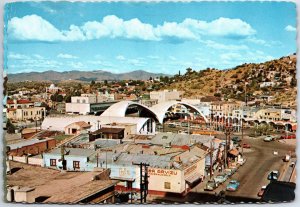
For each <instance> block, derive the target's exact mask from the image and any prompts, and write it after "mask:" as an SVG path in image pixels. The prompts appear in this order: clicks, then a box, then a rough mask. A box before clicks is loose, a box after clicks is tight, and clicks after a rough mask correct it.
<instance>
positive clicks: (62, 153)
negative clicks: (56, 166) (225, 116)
mask: <svg viewBox="0 0 300 207" xmlns="http://www.w3.org/2000/svg"><path fill="white" fill-rule="evenodd" d="M60 152H61V162H62V169H63V170H67V163H66V160H65V145H61V147H60Z"/></svg>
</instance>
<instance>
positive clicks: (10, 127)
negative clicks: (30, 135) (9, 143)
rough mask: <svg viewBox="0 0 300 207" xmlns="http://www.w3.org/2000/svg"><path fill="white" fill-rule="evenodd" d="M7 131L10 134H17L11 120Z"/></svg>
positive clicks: (8, 120) (8, 121)
mask: <svg viewBox="0 0 300 207" xmlns="http://www.w3.org/2000/svg"><path fill="white" fill-rule="evenodd" d="M6 129H7V133H9V134H13V133H15V130H16V127H15V125H13V124H12V123H11V121H10V119H7V123H6Z"/></svg>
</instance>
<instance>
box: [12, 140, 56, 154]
mask: <svg viewBox="0 0 300 207" xmlns="http://www.w3.org/2000/svg"><path fill="white" fill-rule="evenodd" d="M47 143H48V144H47ZM55 146H56V140H55V139H51V140H45V141H44V142H39V143H36V144H32V145H28V146H24V147H22V148H17V149H13V150H11V151H10V152H9V154H10V155H14V156H23V155H24V154H31V155H38V154H40V153H42V152H44V151H46V150H48V149H53V148H54V147H55Z"/></svg>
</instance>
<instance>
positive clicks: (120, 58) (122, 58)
mask: <svg viewBox="0 0 300 207" xmlns="http://www.w3.org/2000/svg"><path fill="white" fill-rule="evenodd" d="M116 59H117V60H125V57H124V56H123V55H118V56H117V57H116Z"/></svg>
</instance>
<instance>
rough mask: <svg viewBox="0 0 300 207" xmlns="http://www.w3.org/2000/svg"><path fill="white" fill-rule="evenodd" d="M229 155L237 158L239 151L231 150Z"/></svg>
mask: <svg viewBox="0 0 300 207" xmlns="http://www.w3.org/2000/svg"><path fill="white" fill-rule="evenodd" d="M229 154H232V155H233V156H236V157H237V156H238V155H239V151H238V150H237V149H232V150H230V151H229Z"/></svg>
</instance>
